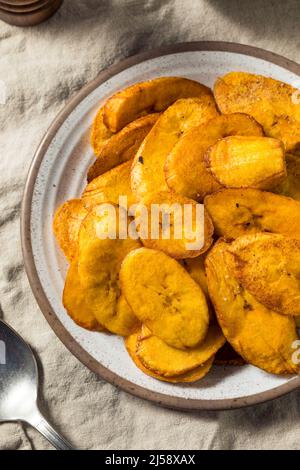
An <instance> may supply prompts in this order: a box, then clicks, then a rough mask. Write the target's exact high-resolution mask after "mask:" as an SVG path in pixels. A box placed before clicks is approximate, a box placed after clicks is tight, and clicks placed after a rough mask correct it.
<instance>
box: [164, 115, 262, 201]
mask: <svg viewBox="0 0 300 470" xmlns="http://www.w3.org/2000/svg"><path fill="white" fill-rule="evenodd" d="M232 135H238V136H258V137H259V136H262V135H263V131H262V127H261V126H260V125H259V124H258V123H257V122H256V121H255V120H254V119H253V118H252V117H250V116H248V115H247V114H242V113H235V114H229V115H222V116H215V117H213V119H211V120H210V121H209V122H208V123H204V124H201V125H200V126H197V127H194V128H193V129H191V130H189V131H188V132H186V133H185V134H184V135H183V136H182V137H181V138H180V139H179V141H178V143H177V144H176V145H175V146H174V147H173V149H171V151H170V152H169V154H168V156H167V159H166V162H165V167H164V171H165V177H166V182H167V185H168V186H169V188H171V189H173V190H174V191H176V192H177V193H180V194H182V195H183V196H186V197H190V198H191V199H195V200H196V201H202V200H203V198H204V197H205V196H206V195H207V194H211V193H213V192H215V191H217V190H218V189H220V188H221V184H220V183H219V182H218V181H216V179H215V178H214V177H213V176H212V174H211V173H210V171H209V170H208V169H207V167H206V163H205V159H204V156H205V154H206V152H207V150H208V149H209V147H211V146H212V145H214V144H215V143H216V142H217V141H218V140H219V139H222V138H224V137H228V136H232Z"/></svg>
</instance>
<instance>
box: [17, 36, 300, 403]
mask: <svg viewBox="0 0 300 470" xmlns="http://www.w3.org/2000/svg"><path fill="white" fill-rule="evenodd" d="M190 51H216V52H232V53H239V54H244V55H248V56H252V57H256V58H259V59H263V60H266V61H268V62H271V63H273V64H276V65H279V66H280V67H283V68H285V69H287V70H289V71H291V72H293V73H295V74H297V75H298V76H299V77H300V65H299V64H297V63H296V62H293V61H291V60H289V59H287V58H285V57H283V56H280V55H278V54H275V53H273V52H270V51H266V50H264V49H260V48H257V47H253V46H248V45H244V44H238V43H231V42H223V41H199V42H186V43H178V44H175V45H171V46H165V47H161V48H158V49H155V50H153V51H150V52H143V53H140V54H137V55H134V56H131V57H129V58H127V59H124V60H122V61H121V62H119V63H117V64H114V65H112V66H110V67H109V68H107V69H105V70H104V71H102V72H100V74H99V75H98V76H97V77H96V78H95V79H94V80H92V81H91V82H89V83H88V84H86V85H85V86H84V87H83V88H82V89H81V90H80V91H79V92H78V93H76V95H75V96H74V97H73V98H71V99H70V100H69V101H68V103H67V104H66V106H65V107H64V108H63V109H62V111H61V112H60V113H59V114H58V116H57V117H56V119H55V120H54V121H53V123H52V125H51V126H50V128H49V129H48V131H47V132H46V134H45V136H44V138H43V139H42V141H41V143H40V145H39V147H38V149H37V151H36V153H35V155H34V158H33V161H32V163H31V166H30V169H29V173H28V176H27V181H26V184H25V189H24V195H23V200H22V208H21V243H22V252H23V259H24V265H25V269H26V273H27V276H28V279H29V283H30V286H31V289H32V292H33V294H34V296H35V299H36V301H37V303H38V305H39V307H40V309H41V311H42V313H43V314H44V316H45V318H46V320H47V321H48V323H49V325H50V326H51V328H52V329H53V331H54V332H55V334H56V335H57V336H58V338H59V339H60V340H61V341H62V343H63V344H64V345H65V346H66V347H67V348H68V349H69V351H70V352H71V353H72V354H73V355H74V356H75V357H77V359H79V361H80V362H82V363H83V364H84V365H86V366H87V367H88V368H89V369H90V370H91V371H93V372H95V373H96V374H98V375H100V376H101V377H102V378H103V379H105V380H107V381H108V382H110V383H111V384H113V385H115V386H118V387H120V388H121V389H123V390H125V391H126V392H128V393H131V394H132V395H135V396H137V397H139V398H143V399H146V400H150V401H152V402H155V403H157V404H159V405H162V406H165V407H168V408H173V409H181V410H224V409H234V408H241V407H244V406H250V405H254V404H258V403H262V402H265V401H268V400H272V399H274V398H277V397H280V396H282V395H284V394H286V393H288V392H291V391H293V390H295V389H297V388H298V387H300V377H295V378H294V379H292V380H290V381H289V382H288V383H286V384H284V385H280V386H278V387H275V388H273V389H271V390H268V391H266V392H261V393H257V394H255V395H249V396H245V397H238V398H230V399H216V400H201V399H186V398H181V397H174V396H170V395H165V394H161V393H158V392H152V391H151V390H148V389H146V388H144V387H141V386H139V385H136V384H133V383H132V382H130V381H129V380H126V379H123V378H121V377H120V376H118V375H117V374H115V373H114V372H112V371H110V370H109V369H107V368H106V367H104V366H103V365H101V364H100V363H99V362H98V361H96V360H95V359H94V358H93V357H92V356H91V355H90V354H88V353H87V352H86V351H85V350H84V349H83V348H82V347H81V346H80V345H79V344H78V343H77V342H76V340H75V339H74V338H73V337H72V336H71V335H70V333H69V332H68V331H67V330H66V328H65V327H64V326H63V324H62V323H61V322H60V320H59V319H58V317H57V316H56V313H55V311H54V310H53V309H52V307H51V305H50V303H49V301H48V298H47V294H46V292H45V291H44V290H43V287H42V285H41V282H40V279H39V277H38V274H37V271H36V267H35V263H34V259H33V252H32V246H31V234H30V225H31V224H30V222H31V221H30V216H31V202H32V194H33V188H34V184H35V180H36V176H37V173H38V170H39V167H40V165H41V162H42V160H43V158H44V155H45V153H46V151H47V149H48V147H49V145H50V142H51V141H52V139H53V137H54V136H55V134H56V133H57V131H58V129H59V128H60V127H61V125H62V124H63V122H64V121H65V119H66V118H67V117H68V116H69V114H70V113H71V112H72V111H73V109H74V108H75V107H76V106H77V105H78V104H79V103H80V102H81V101H82V100H83V99H84V98H85V97H86V96H87V95H89V94H90V93H91V92H92V91H93V90H94V89H95V88H97V87H98V86H99V85H100V84H101V83H103V82H105V81H106V80H108V79H109V78H110V77H112V76H114V75H115V74H117V73H119V72H121V71H123V70H125V69H127V68H129V67H131V66H133V65H136V64H138V63H140V62H143V61H145V60H149V59H153V58H157V57H159V56H163V55H168V54H176V53H180V52H190Z"/></svg>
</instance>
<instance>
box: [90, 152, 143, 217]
mask: <svg viewBox="0 0 300 470" xmlns="http://www.w3.org/2000/svg"><path fill="white" fill-rule="evenodd" d="M130 172H131V161H128V162H125V163H122V165H119V166H116V167H115V168H113V169H112V170H109V171H107V172H106V173H103V175H100V176H98V177H97V178H95V179H94V180H93V181H91V182H90V183H89V184H88V185H87V187H86V188H85V190H84V192H83V194H82V201H83V204H84V206H85V207H86V208H87V209H89V208H91V207H94V206H97V205H98V204H103V203H105V202H112V203H114V204H119V202H120V200H119V197H120V196H125V197H126V198H127V204H128V207H129V206H130V205H131V204H134V203H135V197H134V195H133V193H132V191H131V188H130Z"/></svg>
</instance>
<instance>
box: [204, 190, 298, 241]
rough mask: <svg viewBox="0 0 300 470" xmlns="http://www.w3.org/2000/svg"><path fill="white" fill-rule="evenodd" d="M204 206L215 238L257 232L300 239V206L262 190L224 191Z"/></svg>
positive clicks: (296, 202) (214, 195) (209, 198)
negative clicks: (216, 236) (210, 220)
mask: <svg viewBox="0 0 300 470" xmlns="http://www.w3.org/2000/svg"><path fill="white" fill-rule="evenodd" d="M204 206H205V208H206V209H207V211H208V213H209V215H210V216H211V219H212V221H213V224H214V228H215V234H216V235H218V236H220V237H224V238H226V239H228V240H230V239H234V238H237V237H239V236H241V235H247V234H251V233H257V232H270V233H279V234H282V235H285V236H288V237H293V238H297V239H299V238H300V224H299V220H300V203H299V202H298V201H295V200H293V199H291V198H288V197H285V196H279V195H278V194H273V193H270V192H267V191H261V190H259V189H250V188H248V189H221V190H220V191H217V192H216V193H214V194H210V195H209V196H206V198H205V200H204Z"/></svg>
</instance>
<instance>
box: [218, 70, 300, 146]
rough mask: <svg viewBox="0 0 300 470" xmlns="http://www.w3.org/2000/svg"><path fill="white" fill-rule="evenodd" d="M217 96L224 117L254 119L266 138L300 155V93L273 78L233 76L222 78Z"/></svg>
mask: <svg viewBox="0 0 300 470" xmlns="http://www.w3.org/2000/svg"><path fill="white" fill-rule="evenodd" d="M214 95H215V98H216V101H217V103H218V106H219V108H220V110H221V112H222V113H224V114H229V113H236V112H242V113H247V114H250V115H251V116H253V117H254V118H255V119H256V120H257V121H258V122H259V123H260V124H261V125H262V126H263V128H264V131H265V134H266V135H267V136H270V137H274V138H275V139H280V140H282V141H283V143H284V145H285V148H286V151H288V152H292V153H299V152H300V104H299V90H297V89H296V88H293V87H291V86H290V85H288V84H286V83H283V82H280V81H278V80H274V79H272V78H269V77H263V76H261V75H255V74H250V73H245V72H230V73H228V74H226V75H224V76H223V77H220V78H218V80H217V81H216V83H215V86H214Z"/></svg>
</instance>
